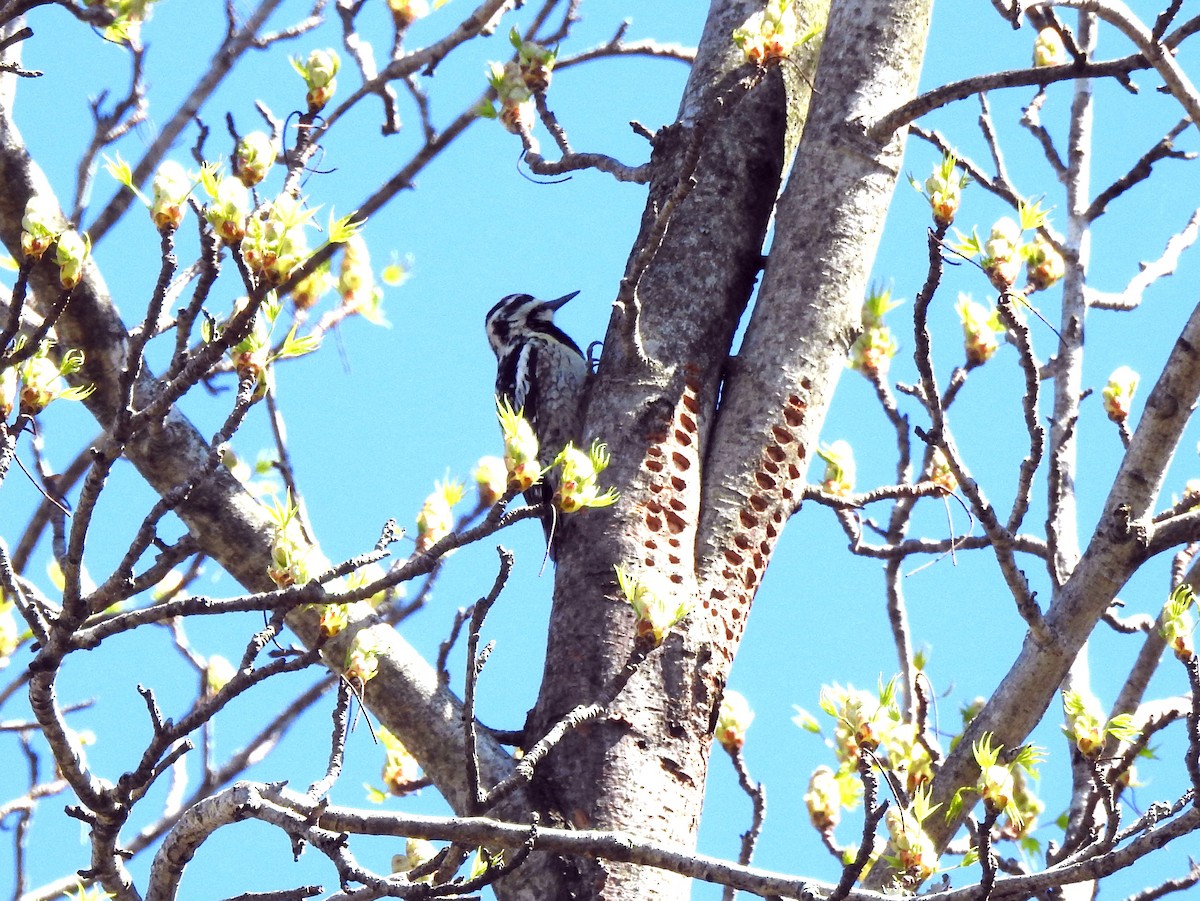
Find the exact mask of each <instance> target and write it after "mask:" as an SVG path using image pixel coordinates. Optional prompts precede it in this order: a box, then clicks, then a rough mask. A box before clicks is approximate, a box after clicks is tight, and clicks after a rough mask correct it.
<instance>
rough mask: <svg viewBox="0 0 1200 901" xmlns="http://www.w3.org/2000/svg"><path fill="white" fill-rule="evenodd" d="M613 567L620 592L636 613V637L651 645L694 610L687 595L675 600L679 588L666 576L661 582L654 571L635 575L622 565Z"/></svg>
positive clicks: (655, 643) (652, 646)
mask: <svg viewBox="0 0 1200 901" xmlns="http://www.w3.org/2000/svg"><path fill="white" fill-rule="evenodd" d="M613 569H614V570H615V571H616V574H617V587H618V589H619V590H620V592H621V596H622V597H623V598H624V599H625V601H626V602H627V603H628V604H629V605H630V606H631V607H632V608H633V612H634V615H635V616H636V617H637V622H636V630H637V641H638V642H639V643H640V644H643V645H645V646H648V647H650V648H656V647H658V646H659V645H661V644H662V643H663V640H664V639H665V638H666V637H667V633H668V632H670V631H671V629H672V628H673V627H674V626H675V625H676V624H678V623H679V621H680V620H682V619H683V618H684V617H685V616H687V615H688V614H689V613H690V612H691V610H692V606H691V604H690V603H689V601H688V600H687V599H684V600H681V601H678V602H676V601H674V600H672V598H673V597H675V596H677V595H678V594H679V592H677V591H674V590H673V586H672V585H671V584H670V583H668V582H666V580H665V579H663V580H662V581H661V583H660V582H659V581H658V580H657V579H656V578H655V574H652V573H646V574H644V575H640V576H634V575H630V574H629V573H627V572H626V571H625V569H624V568H623V567H621V566H615V567H613Z"/></svg>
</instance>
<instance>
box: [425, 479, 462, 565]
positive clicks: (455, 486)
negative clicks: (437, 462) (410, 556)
mask: <svg viewBox="0 0 1200 901" xmlns="http://www.w3.org/2000/svg"><path fill="white" fill-rule="evenodd" d="M465 493H466V487H465V486H464V485H463V483H462V482H455V481H452V480H449V479H447V480H446V481H444V482H435V483H434V486H433V491H432V492H431V493H430V494H429V496H428V497H426V498H425V503H424V504H422V505H421V509H420V510H419V511H418V512H417V553H419V554H423V553H425V552H426V551H428V550H429V549H430V548H431V547H433V546H434V545H435V544H437V543H438V542H439V541H441V540H442V539H443V538H445V537H446V536H447V535H449V534H450V533H451V532H452V531H454V505H455V504H457V503H458V502H459V501H461V500H462V499H463V495H464V494H465Z"/></svg>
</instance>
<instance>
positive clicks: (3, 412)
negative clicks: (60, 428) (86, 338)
mask: <svg viewBox="0 0 1200 901" xmlns="http://www.w3.org/2000/svg"><path fill="white" fill-rule="evenodd" d="M24 345H25V340H24V338H18V339H17V342H16V345H15V347H16V349H17V350H20V349H21V348H22V347H24ZM53 346H54V344H53V342H51V341H43V342H42V343H41V344H40V345H38V348H37V350H36V351H35V352H34V353H33V355H32V356H30V357H28V358H27V359H25V360H23V361H22V362H20V363H18V364H17V365H16V366H15V367H14V366H8V367H6V368H4V369H2V370H0V422H4V421H6V420H7V419H8V417H9V416H10V415H12V411H13V409H14V407H15V408H16V409H17V412H18V413H20V414H21V415H22V416H37V415H38V414H39V413H41V412H42V411H43V410H45V409H46V407H48V406H49V405H50V404H51V403H53V402H54V401H56V400H83V399H84V398H85V397H87V396H88V395H90V394H91V393H92V392H93V391H94V390H95V386H94V385H79V386H76V387H71V386H70V385H68V384H67V378H68V377H69V376H72V375H74V374H75V373H77V372H79V370H80V369H82V368H83V351H81V350H68V351H66V352H65V353H63V354H62V356H61V357H60V358H59V361H58V362H57V363H55V362H54V360H52V359H50V348H52V347H53Z"/></svg>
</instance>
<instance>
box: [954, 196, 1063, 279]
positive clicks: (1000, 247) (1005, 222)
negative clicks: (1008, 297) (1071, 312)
mask: <svg viewBox="0 0 1200 901" xmlns="http://www.w3.org/2000/svg"><path fill="white" fill-rule="evenodd" d="M1018 213H1019V218H1020V220H1021V221H1020V223H1018V222H1017V221H1016V220H1014V219H1012V218H1011V217H1009V216H1002V217H1000V218H999V219H997V220H996V221H995V222H994V223H993V224H992V229H991V231H990V232H989V233H988V237H987V240H986V241H982V240H980V238H979V236H978V235H977V234H976V233H975V232H972V233H971V235H970V237H964V236H963V235H962V234H961V233H960V234H959V235H958V238H959V241H958V244H957V245H956V246H955V249H956V250H958V251H959V252H960V253H963V254H965V255H967V256H970V257H976V256H978V257H979V258H980V260H979V264H980V266H982V267H983V271H984V272H985V273H986V274H987V277H988V279H989V281H991V283H992V285H993V286H994V287H995V288H996V290H997V291H1000V292H1003V293H1013V291H1014V286H1015V285H1016V283H1017V277H1018V276H1019V275H1020V273H1021V264H1022V263H1024V264H1025V275H1026V284H1025V286H1024V287H1023V288H1022V289H1021V291H1020V294H1022V295H1023V294H1029V293H1031V292H1034V291H1045V290H1046V289H1047V288H1050V287H1052V286H1054V285H1055V284H1057V283H1058V282H1059V281H1060V280H1061V279H1062V277H1063V276H1064V275H1065V274H1066V269H1067V267H1066V262H1065V261H1064V260H1063V258H1062V254H1060V253H1059V252H1058V250H1057V249H1056V248H1055V247H1054V245H1053V244H1052V243H1051V242H1050V241H1049V240H1048V239H1047V237H1046V236H1045V235H1044V234H1042V233H1041V232H1040V231H1039V232H1036V233H1035V234H1034V237H1033V238H1032V239H1031V240H1029V241H1025V240H1024V238H1023V235H1024V233H1025V232H1026V231H1027V230H1029V229H1041V228H1043V227H1044V226H1045V225H1046V224H1047V222H1048V221H1049V217H1048V215H1047V212H1046V210H1043V209H1042V207H1041V203H1040V202H1037V203H1032V204H1026V203H1022V204H1020V205H1019V207H1018Z"/></svg>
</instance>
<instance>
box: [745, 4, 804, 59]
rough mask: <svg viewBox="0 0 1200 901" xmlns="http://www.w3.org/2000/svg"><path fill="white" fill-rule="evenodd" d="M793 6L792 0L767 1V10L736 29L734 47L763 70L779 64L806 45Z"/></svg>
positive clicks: (753, 16) (755, 14)
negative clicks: (803, 44)
mask: <svg viewBox="0 0 1200 901" xmlns="http://www.w3.org/2000/svg"><path fill="white" fill-rule="evenodd" d="M792 7H793V2H792V0H768V2H767V5H766V8H765V9H763V10H761V11H760V12H756V13H754V14H753V15H752V16H750V18H748V19H747V20H746V22H745V24H743V25H742V26H741V27H740V28H735V29H734V31H733V44H734V46H735V47H737V48H738V49H739V50H741V51H742V53H743V54H745V57H746V61H747V62H750V63H753V64H754V65H756V66H760V67H765V66H767V65H770V64H772V63H778V62H780V61H781V60H784V59H787V58H788V57H789V56H791V54H792V52H793V51H794V50H795V48H796V46H797V45H798V44H801V43H803V39H802V38H801V35H800V32H799V29H798V28H797V20H796V13H795V10H794V9H793V8H792Z"/></svg>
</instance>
